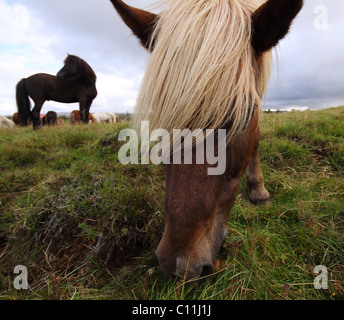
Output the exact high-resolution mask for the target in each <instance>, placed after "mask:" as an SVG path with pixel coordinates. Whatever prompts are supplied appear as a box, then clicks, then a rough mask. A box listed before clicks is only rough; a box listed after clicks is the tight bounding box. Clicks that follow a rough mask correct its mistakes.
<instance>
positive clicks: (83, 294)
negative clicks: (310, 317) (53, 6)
mask: <svg viewBox="0 0 344 320" xmlns="http://www.w3.org/2000/svg"><path fill="white" fill-rule="evenodd" d="M126 126H127V124H126V123H124V124H121V125H100V124H94V125H89V126H76V127H72V126H69V125H65V126H63V127H55V128H44V129H43V130H41V131H39V132H33V131H32V129H31V128H27V129H19V128H18V129H3V130H1V131H0V155H1V157H0V299H75V300H78V299H80V300H81V299H162V300H163V299H177V300H183V299H226V300H227V299H229V300H232V299H238V300H243V299H286V300H289V299H311V300H324V299H343V298H344V179H343V178H344V150H343V148H344V108H343V107H342V108H336V109H328V110H322V111H317V112H314V111H313V112H305V113H300V112H293V113H288V114H266V115H264V117H263V120H262V124H261V131H262V142H261V159H262V167H263V171H264V176H265V180H266V187H267V189H268V190H269V192H270V194H271V196H272V203H271V204H270V205H268V206H262V207H257V206H254V205H252V204H250V203H249V201H248V198H247V188H246V185H245V183H244V179H243V181H242V184H241V187H240V190H239V194H238V197H237V201H236V203H235V205H234V207H233V209H232V211H231V213H230V216H229V220H228V232H229V236H228V238H227V239H226V241H225V243H224V245H223V248H222V249H221V251H220V254H219V259H220V261H221V263H220V266H219V268H218V269H217V270H216V273H215V274H214V275H212V276H209V277H208V278H206V279H205V280H204V283H203V284H202V285H201V286H199V287H197V286H196V285H195V283H194V282H188V281H185V280H184V279H183V277H181V278H178V279H167V278H165V277H164V276H163V275H162V274H161V271H160V269H159V267H158V264H157V261H156V258H155V256H154V250H155V248H156V247H157V245H158V243H159V240H160V239H161V236H162V231H163V211H164V186H165V178H164V170H163V167H160V166H153V165H148V166H141V165H127V166H123V165H121V164H120V163H119V162H118V150H119V148H120V146H121V145H120V143H119V142H118V139H117V135H118V133H119V132H120V130H121V129H123V128H125V127H126ZM320 264H322V265H325V266H327V268H328V271H329V281H330V282H329V289H328V290H316V289H315V288H314V286H313V281H314V278H315V275H314V274H313V270H314V267H315V266H317V265H320ZM16 265H25V266H26V267H27V268H28V274H29V286H30V289H29V290H21V291H17V290H15V289H14V287H13V280H14V278H15V275H14V273H13V270H14V267H15V266H16Z"/></svg>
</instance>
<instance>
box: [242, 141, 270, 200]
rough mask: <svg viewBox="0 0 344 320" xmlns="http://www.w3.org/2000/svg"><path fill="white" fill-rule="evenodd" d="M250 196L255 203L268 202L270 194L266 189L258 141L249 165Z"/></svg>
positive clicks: (248, 183) (248, 182) (248, 184)
mask: <svg viewBox="0 0 344 320" xmlns="http://www.w3.org/2000/svg"><path fill="white" fill-rule="evenodd" d="M247 186H248V197H249V199H250V201H251V202H252V203H253V204H267V203H269V202H270V194H269V192H268V191H267V190H266V189H265V186H264V178H263V174H262V169H261V166H260V159H259V142H258V143H257V145H256V147H255V149H254V151H253V154H252V157H251V160H250V163H249V165H248V167H247Z"/></svg>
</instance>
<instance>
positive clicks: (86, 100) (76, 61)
mask: <svg viewBox="0 0 344 320" xmlns="http://www.w3.org/2000/svg"><path fill="white" fill-rule="evenodd" d="M64 63H65V65H64V67H63V68H62V69H61V70H60V71H59V72H58V73H57V76H53V75H49V74H44V73H39V74H35V75H33V76H31V77H29V78H26V79H22V80H21V81H20V82H19V83H18V84H17V88H16V98H17V106H18V113H19V116H20V119H21V124H22V125H23V126H27V125H28V121H29V119H32V122H33V128H34V129H35V130H36V129H39V128H40V119H39V114H40V111H41V109H42V106H43V104H44V102H45V101H47V100H48V101H49V100H54V101H57V102H61V103H75V102H79V105H80V112H81V114H80V116H81V120H82V122H84V123H88V116H89V110H90V107H91V104H92V102H93V100H94V99H95V98H96V96H97V89H96V80H97V77H96V74H95V73H94V71H93V70H92V68H91V67H90V66H89V65H88V63H87V62H86V61H84V60H82V59H81V58H79V57H77V56H73V55H68V56H67V58H66V59H65V60H64ZM29 97H30V98H31V99H32V100H33V101H34V103H35V106H34V108H33V110H32V112H31V111H30V109H31V104H30V100H29Z"/></svg>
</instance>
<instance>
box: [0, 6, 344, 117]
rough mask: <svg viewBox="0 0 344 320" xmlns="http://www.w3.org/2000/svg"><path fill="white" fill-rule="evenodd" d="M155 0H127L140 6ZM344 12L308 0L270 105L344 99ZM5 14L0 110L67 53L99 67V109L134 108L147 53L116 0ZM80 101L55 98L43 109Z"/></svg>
mask: <svg viewBox="0 0 344 320" xmlns="http://www.w3.org/2000/svg"><path fill="white" fill-rule="evenodd" d="M153 2H154V0H127V3H128V4H130V5H132V6H136V7H140V8H147V6H148V8H149V5H150V4H152V3H153ZM343 12H344V1H343V0H305V7H304V8H303V10H302V12H301V14H300V15H299V16H298V18H297V19H296V21H295V23H294V25H293V27H292V30H291V32H290V33H289V35H288V37H287V38H286V39H284V40H283V41H282V42H281V43H280V45H279V47H278V49H277V54H278V69H277V63H275V67H274V70H273V73H272V78H271V81H270V87H269V94H268V97H267V101H266V103H265V104H266V107H279V108H282V107H288V106H309V107H311V108H312V109H317V108H324V107H332V106H339V105H344V36H343V31H344V19H343ZM0 17H1V18H0V114H3V115H11V114H13V113H14V112H15V111H16V102H15V86H16V84H17V83H18V81H19V80H20V79H21V78H25V77H29V76H30V75H33V74H35V73H40V72H44V73H50V74H56V73H57V71H58V70H59V69H61V68H62V66H63V60H64V58H65V57H66V55H67V52H68V53H70V54H74V55H78V56H80V57H81V58H83V59H84V60H86V61H87V62H88V63H89V64H90V65H91V66H92V68H93V69H94V70H95V72H96V73H97V76H98V81H97V88H98V97H97V98H96V100H94V103H93V105H92V108H91V111H92V112H102V111H114V112H132V111H133V107H134V105H135V100H136V96H137V92H138V89H139V86H140V82H141V80H142V77H143V73H144V69H145V63H146V60H147V57H148V55H147V53H146V52H145V50H144V49H142V48H141V47H140V45H139V44H138V41H137V40H136V39H135V38H134V37H133V36H132V35H131V32H130V30H129V29H128V28H127V27H126V26H125V25H124V23H123V22H122V21H121V20H120V18H119V17H118V15H117V13H116V12H115V10H114V9H113V7H112V5H111V3H110V1H109V0H59V1H55V0H0ZM77 108H78V106H77V105H67V104H59V103H55V102H52V101H50V102H46V103H45V105H44V106H43V109H42V112H43V113H44V112H47V111H49V110H55V111H57V112H70V111H72V110H74V109H77Z"/></svg>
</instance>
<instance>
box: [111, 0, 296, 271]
mask: <svg viewBox="0 0 344 320" xmlns="http://www.w3.org/2000/svg"><path fill="white" fill-rule="evenodd" d="M111 2H112V4H113V5H114V7H115V9H116V10H117V11H118V13H119V14H120V16H121V17H122V19H123V20H124V22H125V23H126V24H127V25H128V26H129V27H130V28H131V29H132V31H133V33H134V34H135V35H136V36H137V37H138V38H139V39H140V41H141V43H142V44H143V45H144V46H145V47H146V48H147V49H149V50H151V51H152V56H151V59H150V62H149V63H148V66H147V72H146V75H145V78H144V80H143V86H142V88H141V92H140V94H139V97H138V103H137V110H138V112H137V115H136V117H137V119H138V120H141V121H142V116H146V117H148V119H147V120H149V121H150V125H151V127H152V128H151V129H152V130H153V129H156V128H162V129H165V130H167V131H169V132H171V131H172V130H173V129H174V128H175V129H182V130H183V129H185V128H187V129H196V128H201V129H202V130H205V129H208V128H212V129H220V128H223V129H226V131H227V132H229V133H231V134H230V135H227V147H226V159H225V161H226V170H225V173H224V174H222V175H219V176H210V175H209V174H208V169H209V167H211V166H210V164H209V163H207V161H205V162H204V164H196V163H195V162H192V164H183V163H182V164H175V163H173V162H172V163H171V164H166V196H165V213H164V215H165V230H164V234H163V237H162V240H161V242H160V244H159V246H158V248H157V250H156V256H157V258H158V260H159V263H160V266H161V269H162V271H163V272H164V273H165V274H166V275H172V274H182V275H183V274H185V273H187V275H188V278H195V277H199V276H201V275H205V274H208V273H211V272H212V271H213V267H214V263H215V260H216V256H217V254H218V251H219V249H220V247H221V244H222V242H223V240H224V238H225V236H226V234H227V228H226V225H227V219H228V214H229V211H230V209H231V207H232V206H233V204H234V201H235V197H236V192H237V189H238V186H239V182H240V178H241V177H242V175H243V174H244V172H245V170H246V169H247V168H248V167H249V166H250V165H251V164H250V163H251V162H252V159H254V161H253V163H254V164H253V165H257V161H259V160H257V158H258V151H257V150H258V145H259V128H258V120H259V112H258V111H257V108H255V106H259V105H260V97H261V95H262V93H263V92H264V89H265V88H266V84H267V81H266V79H267V78H268V73H269V70H268V69H269V68H268V64H269V61H271V54H270V57H268V54H269V53H270V50H271V49H272V48H273V47H274V46H275V45H277V43H278V42H279V41H280V40H281V39H282V38H284V36H285V35H286V34H287V32H288V30H289V28H290V26H291V23H292V21H293V19H294V18H295V17H296V15H297V14H298V12H299V11H300V10H301V8H302V5H303V1H302V0H268V1H262V0H257V1H244V0H222V1H213V0H194V1H185V0H177V1H174V2H172V1H169V3H170V8H167V9H165V10H164V11H163V12H162V13H161V14H159V15H155V14H153V13H149V12H147V11H143V10H140V9H136V8H133V7H130V6H128V5H126V4H125V3H124V2H123V1H121V0H111ZM222 42H223V43H222ZM207 55H208V56H207ZM267 57H268V58H267ZM269 58H270V60H269ZM212 59H213V60H212ZM221 59H222V60H221ZM264 59H265V60H264ZM244 105H245V106H244ZM145 108H147V109H145ZM221 108H222V109H221ZM190 110H191V111H190ZM159 125H160V127H159ZM193 160H195V155H193ZM252 168H253V167H252ZM252 168H251V169H252ZM259 170H260V167H259ZM249 171H252V170H249ZM249 171H248V173H249ZM261 180H262V177H261V175H259V174H256V175H254V177H253V176H252V177H248V181H249V182H250V186H253V185H260V186H261V185H262V183H261ZM257 190H258V188H257ZM258 193H259V192H258ZM261 193H262V194H263V193H264V192H261ZM263 200H264V199H263ZM252 201H254V199H252ZM257 202H258V201H257Z"/></svg>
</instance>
